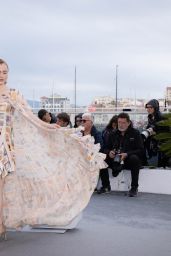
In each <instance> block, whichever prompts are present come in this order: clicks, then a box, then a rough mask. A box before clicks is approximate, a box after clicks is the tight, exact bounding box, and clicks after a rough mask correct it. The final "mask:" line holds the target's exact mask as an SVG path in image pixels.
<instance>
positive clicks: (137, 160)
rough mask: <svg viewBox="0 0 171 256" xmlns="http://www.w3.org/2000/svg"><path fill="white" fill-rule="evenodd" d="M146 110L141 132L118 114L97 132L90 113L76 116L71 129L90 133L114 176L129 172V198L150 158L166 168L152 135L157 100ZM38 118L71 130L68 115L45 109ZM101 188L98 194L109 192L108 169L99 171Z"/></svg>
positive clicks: (157, 113)
mask: <svg viewBox="0 0 171 256" xmlns="http://www.w3.org/2000/svg"><path fill="white" fill-rule="evenodd" d="M145 108H146V110H147V113H148V121H147V126H146V128H145V129H144V130H143V131H142V132H141V133H140V132H139V130H138V129H135V128H134V127H133V124H132V122H131V120H130V117H129V115H128V114H127V113H124V112H123V113H120V114H119V115H117V116H116V115H115V116H113V117H112V118H111V120H110V121H109V123H108V125H107V126H106V127H105V129H104V130H103V131H102V133H101V132H99V131H98V130H97V129H96V127H95V126H94V123H93V116H92V115H91V114H90V113H85V114H78V115H76V116H75V124H74V128H77V127H79V126H80V127H82V129H80V133H81V136H85V135H88V134H90V135H91V136H93V137H94V139H95V143H100V145H101V149H100V151H101V152H103V153H105V154H106V160H105V161H106V163H107V164H108V167H109V168H111V169H112V174H113V176H114V177H116V176H118V174H119V173H120V172H121V171H122V170H123V169H127V170H130V172H131V189H130V190H129V191H128V196H129V197H134V196H136V195H137V193H138V185H139V184H138V183H139V171H140V169H141V168H142V166H146V165H148V164H149V159H151V158H153V157H157V161H158V163H157V166H158V167H164V168H165V167H166V166H167V165H168V162H169V159H168V158H167V157H166V156H165V155H164V154H163V153H162V152H160V150H159V142H158V140H157V139H156V138H155V135H156V134H157V133H158V132H160V129H161V127H160V126H159V125H158V122H159V121H161V120H162V119H163V117H162V114H161V113H160V110H159V102H158V101H157V100H156V99H152V100H150V101H149V102H148V103H147V104H146V105H145ZM38 117H39V118H40V119H41V120H42V121H45V122H48V123H57V124H58V125H59V126H62V127H72V125H71V122H70V117H69V115H68V114H67V113H65V112H63V113H59V114H58V115H57V116H55V115H53V114H51V113H49V112H48V111H46V110H45V109H41V110H40V111H39V112H38ZM100 179H101V183H102V187H101V188H100V189H98V190H96V191H97V193H98V194H103V193H109V192H110V191H111V186H110V179H109V173H108V168H106V169H101V170H100Z"/></svg>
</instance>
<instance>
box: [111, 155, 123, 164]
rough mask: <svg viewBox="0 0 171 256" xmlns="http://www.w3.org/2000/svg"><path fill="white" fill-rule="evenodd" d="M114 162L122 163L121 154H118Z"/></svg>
mask: <svg viewBox="0 0 171 256" xmlns="http://www.w3.org/2000/svg"><path fill="white" fill-rule="evenodd" d="M113 162H115V163H120V162H121V156H120V155H119V154H116V155H115V157H114V159H113Z"/></svg>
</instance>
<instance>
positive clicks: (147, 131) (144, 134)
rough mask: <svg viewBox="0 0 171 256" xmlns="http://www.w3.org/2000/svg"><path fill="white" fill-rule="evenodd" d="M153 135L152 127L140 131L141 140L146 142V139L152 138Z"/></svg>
mask: <svg viewBox="0 0 171 256" xmlns="http://www.w3.org/2000/svg"><path fill="white" fill-rule="evenodd" d="M154 134H155V132H154V130H153V128H152V127H149V128H148V129H145V130H144V131H142V133H141V135H142V137H143V139H145V140H146V139H147V138H148V137H150V136H152V135H154Z"/></svg>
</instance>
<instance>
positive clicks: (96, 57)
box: [0, 0, 171, 105]
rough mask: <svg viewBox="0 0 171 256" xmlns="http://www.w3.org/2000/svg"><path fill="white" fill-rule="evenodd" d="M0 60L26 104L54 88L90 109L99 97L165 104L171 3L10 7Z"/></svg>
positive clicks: (125, 0)
mask: <svg viewBox="0 0 171 256" xmlns="http://www.w3.org/2000/svg"><path fill="white" fill-rule="evenodd" d="M0 34H1V35H0V58H3V59H5V60H6V61H7V62H8V64H9V67H10V74H9V83H8V84H9V86H10V87H14V88H17V89H19V90H20V91H21V92H22V93H23V94H24V96H25V98H27V99H31V98H33V97H35V98H36V99H38V98H39V97H40V96H43V95H50V94H51V92H52V89H53V88H54V91H55V92H56V93H58V94H60V95H62V96H67V97H69V98H70V99H71V102H74V68H75V66H76V67H77V103H78V104H81V105H85V104H86V105H87V104H89V103H91V101H92V100H93V98H94V97H96V96H113V97H115V69H116V65H118V97H119V98H123V97H132V98H134V97H136V98H146V99H150V98H161V97H164V93H165V88H166V86H168V85H171V1H170V0H168V1H167V0H104V1H102V0H68V1H65V0H61V1H60V0H11V1H10V0H4V1H1V4H0Z"/></svg>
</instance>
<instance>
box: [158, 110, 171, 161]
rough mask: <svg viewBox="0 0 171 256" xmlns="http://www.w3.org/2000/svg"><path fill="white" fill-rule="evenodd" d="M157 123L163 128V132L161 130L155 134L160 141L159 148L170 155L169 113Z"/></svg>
mask: <svg viewBox="0 0 171 256" xmlns="http://www.w3.org/2000/svg"><path fill="white" fill-rule="evenodd" d="M158 125H159V126H160V127H161V128H164V129H163V130H164V131H163V132H162V131H161V132H159V134H157V135H156V136H155V137H156V139H157V140H159V142H160V150H161V151H163V152H164V153H165V154H166V155H167V156H168V157H171V113H168V114H165V115H164V120H162V121H160V122H159V123H158ZM161 130H162V129H161Z"/></svg>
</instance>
